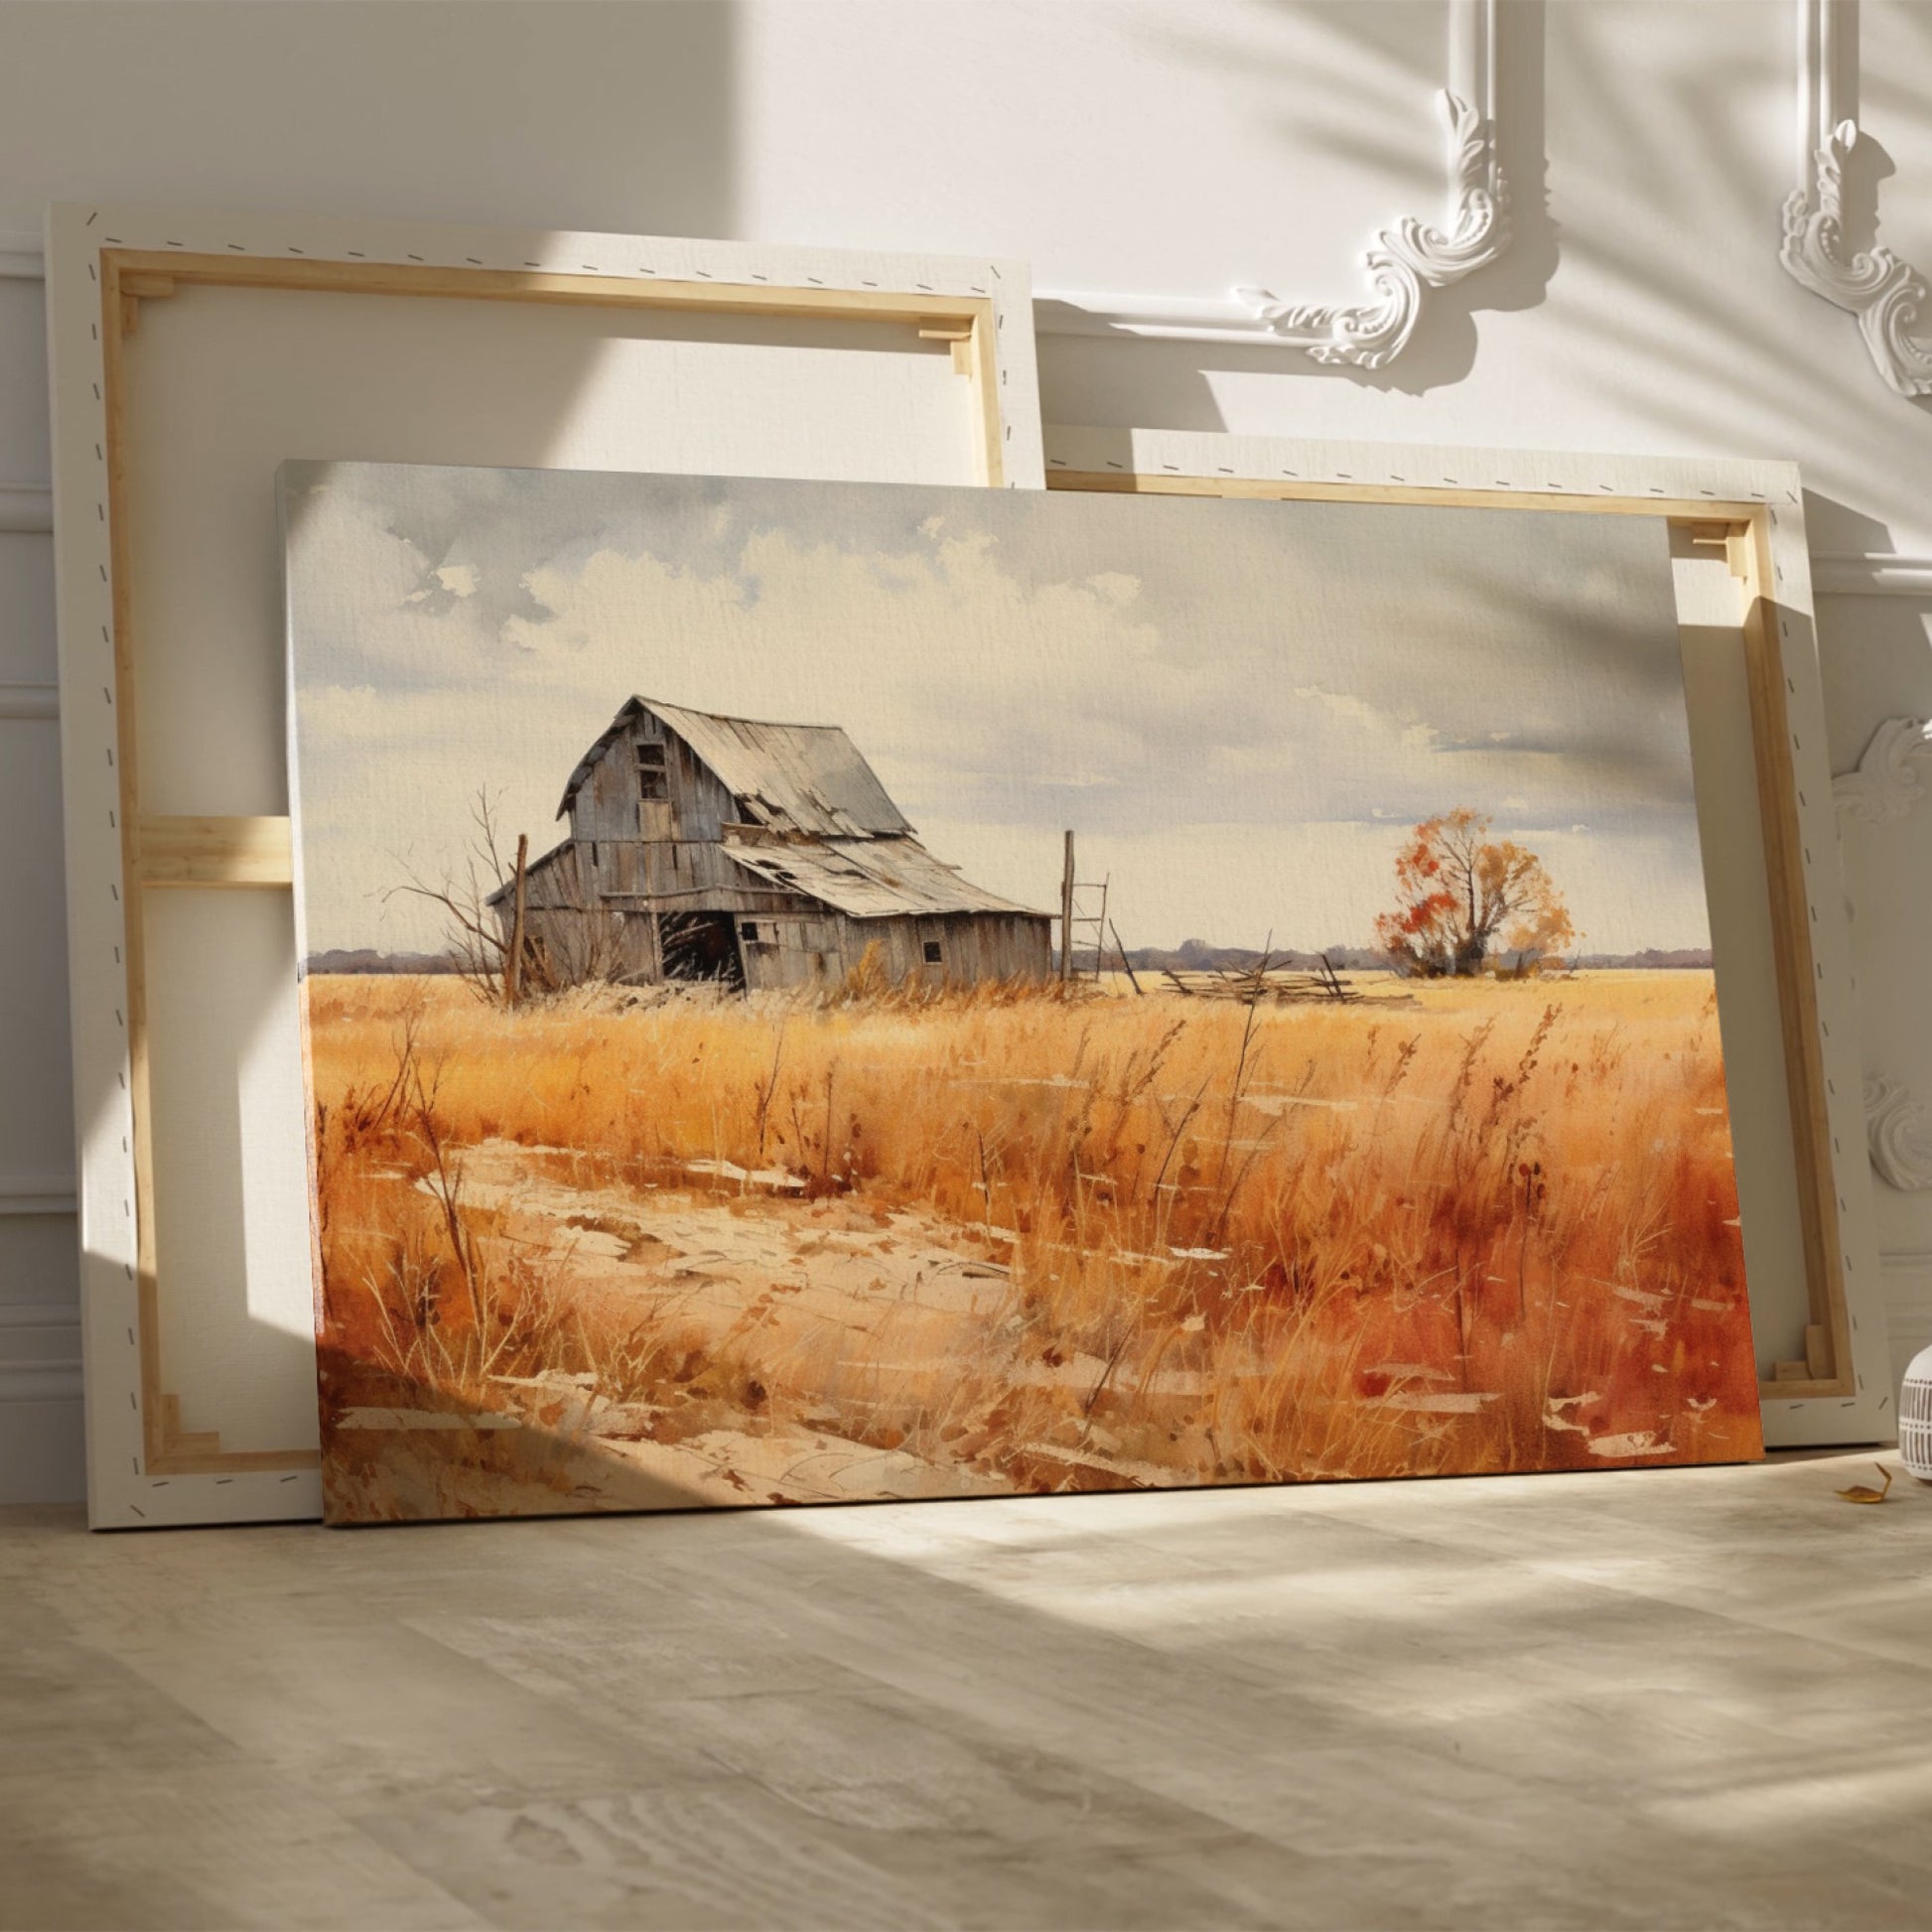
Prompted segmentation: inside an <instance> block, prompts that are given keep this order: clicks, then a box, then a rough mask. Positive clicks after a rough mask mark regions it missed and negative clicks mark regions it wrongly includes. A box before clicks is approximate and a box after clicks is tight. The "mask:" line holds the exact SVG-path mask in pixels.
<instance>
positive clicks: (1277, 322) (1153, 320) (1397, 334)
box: [1034, 0, 1510, 369]
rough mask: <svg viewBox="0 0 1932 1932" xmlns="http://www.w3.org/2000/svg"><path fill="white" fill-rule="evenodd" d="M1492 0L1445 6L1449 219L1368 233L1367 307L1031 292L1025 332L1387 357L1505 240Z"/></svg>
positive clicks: (1440, 102)
mask: <svg viewBox="0 0 1932 1932" xmlns="http://www.w3.org/2000/svg"><path fill="white" fill-rule="evenodd" d="M1497 4H1498V0H1450V6H1449V86H1448V87H1446V88H1444V89H1443V91H1442V92H1441V93H1439V94H1438V95H1437V96H1436V105H1437V111H1438V113H1439V114H1440V115H1441V117H1442V120H1443V125H1444V128H1445V131H1446V132H1447V134H1448V137H1449V207H1448V212H1447V213H1446V215H1445V216H1444V220H1443V225H1442V226H1441V227H1436V226H1434V225H1432V224H1430V223H1428V222H1426V221H1423V220H1420V219H1418V218H1417V217H1416V216H1414V215H1407V216H1405V217H1404V218H1403V219H1401V220H1400V221H1397V222H1395V223H1394V224H1393V225H1392V226H1390V227H1388V228H1385V229H1384V230H1383V231H1382V232H1381V233H1380V234H1378V235H1377V236H1376V237H1375V238H1374V240H1373V241H1372V242H1371V243H1370V244H1369V246H1368V248H1367V250H1366V251H1365V252H1364V254H1363V256H1362V265H1363V266H1364V267H1365V268H1366V269H1367V271H1368V279H1369V281H1370V283H1371V285H1372V286H1373V288H1374V290H1375V295H1374V298H1373V299H1372V300H1370V301H1367V302H1357V303H1324V302H1284V301H1280V300H1278V299H1277V298H1276V297H1275V296H1274V295H1273V294H1272V293H1271V292H1270V291H1268V290H1267V289H1262V288H1248V287H1237V288H1235V289H1232V290H1231V291H1230V292H1229V293H1228V294H1227V295H1226V296H1225V297H1220V298H1216V297H1212V296H1207V297H1191V296H1144V295H1091V294H1082V293H1061V292H1048V291H1041V292H1040V294H1039V295H1038V297H1037V299H1036V301H1035V311H1034V313H1035V326H1036V327H1037V328H1038V329H1039V330H1040V332H1041V333H1042V334H1047V335H1080V336H1086V335H1098V336H1135V337H1148V338H1159V339H1164V340H1167V341H1179V342H1206V343H1249V344H1255V345H1263V346H1272V347H1277V348H1298V349H1300V350H1301V351H1302V352H1303V353H1304V354H1305V355H1307V356H1309V357H1310V358H1311V360H1313V361H1316V362H1321V363H1326V364H1330V365H1342V366H1347V367H1353V368H1362V369H1379V368H1382V367H1384V366H1385V365H1386V364H1387V363H1389V362H1391V361H1393V360H1394V359H1395V358H1396V357H1397V356H1398V355H1400V354H1401V353H1402V351H1403V350H1404V349H1405V348H1406V347H1407V346H1408V345H1409V343H1410V341H1411V339H1412V338H1413V337H1414V335H1415V333H1416V327H1417V324H1418V323H1419V322H1420V321H1421V319H1422V316H1423V314H1424V311H1425V309H1426V308H1427V306H1428V301H1429V296H1430V293H1431V291H1432V290H1435V289H1442V288H1448V287H1449V285H1450V284H1451V283H1453V282H1459V281H1461V280H1462V279H1463V277H1464V276H1466V275H1471V274H1473V273H1474V272H1475V271H1476V270H1477V269H1478V268H1483V267H1486V266H1487V265H1488V264H1489V263H1491V262H1493V261H1495V260H1496V259H1497V257H1498V256H1500V255H1501V254H1502V252H1503V250H1504V249H1505V248H1507V247H1508V245H1509V238H1510V225H1509V188H1508V184H1507V183H1506V182H1505V180H1504V179H1503V171H1502V166H1501V163H1500V161H1499V159H1498V157H1497V151H1496V124H1495V104H1496V40H1495V29H1496V9H1497Z"/></svg>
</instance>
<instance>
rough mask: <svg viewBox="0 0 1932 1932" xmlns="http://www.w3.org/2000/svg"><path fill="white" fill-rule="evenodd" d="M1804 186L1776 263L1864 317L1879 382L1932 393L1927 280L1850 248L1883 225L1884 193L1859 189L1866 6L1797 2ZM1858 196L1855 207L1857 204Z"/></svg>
mask: <svg viewBox="0 0 1932 1932" xmlns="http://www.w3.org/2000/svg"><path fill="white" fill-rule="evenodd" d="M1797 10H1798V186H1797V187H1796V189H1794V190H1793V191H1792V194H1791V196H1790V198H1789V199H1788V200H1787V201H1786V202H1785V205H1784V245H1783V247H1782V248H1781V249H1780V250H1779V259H1780V260H1781V261H1782V262H1783V263H1784V265H1785V267H1786V269H1787V270H1789V271H1790V273H1791V275H1792V277H1793V278H1794V279H1795V280H1796V281H1798V282H1799V283H1801V284H1802V285H1803V286H1804V287H1805V288H1808V289H1809V290H1810V291H1811V292H1812V294H1814V295H1822V296H1823V297H1824V298H1825V300H1826V301H1827V302H1830V303H1834V304H1836V305H1837V307H1839V308H1841V309H1844V310H1847V311H1849V312H1850V313H1851V314H1852V315H1854V316H1856V317H1857V318H1858V324H1859V333H1860V334H1861V335H1862V336H1863V338H1864V345H1865V347H1866V349H1867V350H1869V352H1870V355H1871V361H1872V366H1873V367H1874V368H1876V370H1877V371H1878V374H1879V375H1880V377H1882V378H1883V380H1884V381H1885V383H1886V384H1887V385H1888V386H1889V387H1890V388H1892V389H1894V390H1896V391H1897V392H1898V394H1900V395H1901V396H1924V395H1932V336H1928V335H1926V334H1925V328H1926V325H1927V322H1928V318H1929V316H1932V298H1929V297H1928V292H1927V286H1926V280H1925V276H1924V275H1923V274H1922V273H1921V272H1920V271H1919V270H1918V269H1916V268H1914V267H1913V266H1912V264H1911V263H1910V262H1908V261H1904V260H1901V259H1900V258H1899V256H1897V255H1896V254H1894V253H1893V252H1892V250H1891V249H1889V248H1881V247H1879V246H1877V245H1876V243H1874V244H1873V245H1872V246H1871V247H1869V248H1860V247H1857V246H1855V245H1854V244H1853V242H1852V241H1851V240H1850V238H1849V234H1848V231H1849V233H1850V234H1856V233H1857V232H1858V231H1859V230H1860V229H1862V228H1864V229H1869V228H1873V227H1875V226H1876V225H1877V219H1878V207H1877V196H1878V191H1877V188H1876V186H1875V184H1873V185H1870V186H1869V187H1864V186H1863V185H1855V183H1854V181H1853V179H1852V175H1853V172H1854V171H1853V170H1852V167H1851V163H1852V158H1853V154H1854V151H1855V150H1856V149H1857V147H1858V143H1859V0H1797ZM1855 195H1857V196H1859V198H1860V199H1859V201H1858V202H1857V203H1855V202H1854V201H1853V197H1854V196H1855Z"/></svg>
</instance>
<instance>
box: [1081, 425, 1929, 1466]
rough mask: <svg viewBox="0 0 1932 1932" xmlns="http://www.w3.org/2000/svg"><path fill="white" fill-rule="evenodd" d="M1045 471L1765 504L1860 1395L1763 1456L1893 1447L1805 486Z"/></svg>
mask: <svg viewBox="0 0 1932 1932" xmlns="http://www.w3.org/2000/svg"><path fill="white" fill-rule="evenodd" d="M1045 439H1046V467H1047V470H1048V472H1049V473H1050V472H1053V471H1056V470H1067V471H1078V472H1082V473H1105V472H1108V471H1119V472H1123V473H1133V474H1137V475H1155V476H1161V475H1166V476H1182V477H1202V478H1207V479H1210V480H1212V479H1216V478H1223V477H1236V478H1244V479H1254V480H1258V481H1274V480H1277V479H1283V478H1289V479H1295V480H1297V481H1301V482H1308V483H1359V484H1385V483H1396V484H1406V485H1408V486H1411V487H1417V488H1438V489H1449V488H1454V489H1480V490H1484V491H1497V492H1505V491H1506V492H1514V493H1519V494H1532V493H1534V494H1561V495H1574V496H1579V497H1589V496H1657V497H1660V498H1689V499H1693V500H1695V499H1696V498H1698V497H1700V496H1708V497H1711V498H1712V499H1713V500H1715V501H1723V502H1761V503H1763V504H1765V505H1766V507H1767V510H1768V518H1769V524H1770V549H1771V567H1772V577H1773V588H1774V590H1775V592H1776V594H1777V599H1778V603H1779V606H1780V608H1781V609H1782V610H1783V611H1784V612H1785V614H1786V627H1785V631H1784V634H1783V636H1782V637H1781V638H1780V639H1779V648H1780V651H1781V654H1782V656H1783V660H1784V670H1785V678H1786V683H1787V699H1786V702H1787V707H1788V709H1789V712H1790V723H1791V759H1792V766H1793V770H1794V773H1795V776H1796V780H1797V792H1798V822H1799V830H1800V834H1801V838H1802V842H1803V847H1804V866H1805V897H1806V899H1807V901H1808V904H1809V907H1810V912H1811V919H1812V927H1811V937H1812V953H1813V958H1814V961H1815V965H1816V969H1817V978H1818V1006H1819V1020H1820V1034H1821V1038H1820V1046H1821V1049H1822V1052H1823V1057H1824V1067H1825V1078H1826V1102H1827V1110H1828V1114H1827V1117H1828V1123H1829V1126H1830V1129H1831V1140H1832V1150H1833V1152H1832V1177H1833V1182H1834V1187H1835V1191H1836V1193H1837V1195H1838V1205H1839V1229H1840V1237H1841V1240H1842V1242H1843V1250H1844V1252H1843V1259H1844V1266H1845V1302H1846V1314H1847V1317H1848V1320H1849V1322H1850V1326H1851V1330H1852V1370H1853V1383H1854V1389H1855V1393H1854V1394H1852V1395H1850V1396H1810V1397H1803V1398H1770V1399H1766V1400H1765V1401H1764V1402H1763V1403H1762V1405H1761V1406H1762V1415H1763V1421H1764V1441H1765V1446H1766V1447H1767V1448H1770V1449H1791V1448H1800V1447H1817V1446H1823V1445H1827V1444H1841V1443H1872V1442H1881V1441H1882V1442H1888V1441H1890V1440H1891V1438H1892V1436H1893V1434H1894V1433H1895V1428H1896V1423H1895V1411H1894V1405H1893V1401H1892V1385H1891V1361H1890V1355H1889V1351H1888V1348H1887V1343H1886V1317H1885V1304H1884V1290H1883V1282H1882V1277H1881V1275H1880V1270H1879V1258H1878V1238H1877V1226H1876V1219H1875V1208H1874V1203H1873V1199H1872V1189H1871V1173H1870V1168H1869V1165H1868V1163H1867V1161H1866V1159H1865V1125H1864V1110H1863V1102H1862V1100H1861V1097H1860V1096H1861V1090H1862V1085H1863V1070H1862V1068H1861V1065H1860V1055H1859V1016H1858V1008H1857V1004H1856V996H1855V990H1854V985H1853V978H1852V940H1851V929H1850V925H1849V922H1848V920H1847V916H1846V897H1845V886H1844V868H1843V865H1842V862H1841V859H1840V853H1839V828H1838V817H1837V813H1836V810H1835V808H1834V806H1833V801H1832V772H1831V766H1830V763H1829V761H1828V758H1827V752H1826V731H1825V692H1824V683H1823V678H1822V676H1821V672H1820V665H1819V657H1818V632H1817V626H1816V623H1815V621H1814V612H1813V608H1812V588H1811V558H1810V553H1809V551H1808V549H1807V547H1806V541H1805V511H1804V492H1803V488H1802V485H1801V483H1800V482H1799V475H1798V469H1797V466H1796V465H1795V464H1790V463H1769V462H1760V461H1757V460H1754V459H1748V458H1730V457H1724V458H1713V457H1653V456H1601V455H1591V454H1588V453H1577V452H1565V453H1555V452H1539V451H1522V450H1482V449H1471V448H1467V447H1463V448H1459V449H1457V448H1448V447H1444V446H1441V445H1431V444H1395V443H1331V442H1311V441H1303V440H1300V439H1286V438H1279V437H1257V436H1234V435H1227V434H1223V433H1220V432H1216V431H1195V430H1145V429H1134V430H1124V429H1079V428H1066V427H1059V426H1056V425H1053V424H1048V425H1047V427H1046V431H1045Z"/></svg>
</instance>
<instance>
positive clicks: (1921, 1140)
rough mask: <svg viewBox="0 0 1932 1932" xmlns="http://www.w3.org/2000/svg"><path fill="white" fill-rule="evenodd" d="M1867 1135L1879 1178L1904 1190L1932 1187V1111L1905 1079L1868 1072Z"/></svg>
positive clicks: (1866, 1086)
mask: <svg viewBox="0 0 1932 1932" xmlns="http://www.w3.org/2000/svg"><path fill="white" fill-rule="evenodd" d="M1864 1136H1865V1141H1866V1144H1867V1145H1868V1146H1869V1147H1870V1149H1871V1165H1872V1166H1873V1167H1874V1168H1875V1169H1877V1171H1878V1177H1879V1179H1880V1180H1883V1181H1886V1182H1888V1183H1889V1184H1890V1185H1891V1186H1893V1187H1896V1188H1898V1189H1899V1191H1900V1192H1901V1193H1908V1194H1914V1193H1922V1192H1924V1191H1925V1190H1926V1189H1928V1188H1932V1114H1928V1113H1927V1112H1926V1110H1925V1108H1924V1107H1923V1106H1921V1105H1920V1104H1919V1102H1918V1101H1916V1100H1914V1099H1913V1098H1912V1095H1911V1093H1910V1091H1909V1090H1908V1089H1907V1087H1906V1086H1905V1084H1904V1082H1903V1081H1900V1080H1888V1079H1886V1078H1885V1076H1884V1075H1883V1074H1882V1073H1867V1074H1866V1075H1865V1079H1864Z"/></svg>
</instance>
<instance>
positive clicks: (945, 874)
mask: <svg viewBox="0 0 1932 1932" xmlns="http://www.w3.org/2000/svg"><path fill="white" fill-rule="evenodd" d="M557 816H558V817H559V818H563V817H566V816H567V817H568V818H569V820H570V833H569V836H568V837H567V838H565V839H564V840H563V842H562V843H561V844H559V845H557V846H555V847H553V848H552V849H551V850H550V851H549V852H546V853H545V854H544V855H543V856H542V858H540V859H537V860H534V861H532V862H531V863H530V864H529V865H528V867H527V868H526V869H525V873H524V921H525V927H524V929H525V931H526V933H527V935H528V937H529V941H530V944H531V945H532V946H533V947H534V948H536V949H538V950H539V951H540V952H541V953H542V954H543V955H544V956H546V957H547V958H549V959H550V960H551V961H552V962H554V963H555V964H556V965H557V966H558V967H559V968H561V970H562V971H563V973H564V974H565V975H566V976H567V977H570V978H589V977H598V978H606V979H612V980H618V981H621V982H623V983H626V984H630V985H651V984H655V983H657V982H660V981H664V980H709V981H713V982H717V983H720V984H723V985H728V986H734V987H742V988H744V989H746V990H748V991H752V992H758V991H763V990H766V989H774V988H783V987H799V986H810V985H815V984H824V983H828V982H837V981H838V980H841V979H842V978H843V977H844V976H845V975H846V974H848V973H850V972H852V971H853V970H854V969H855V968H857V967H858V966H859V965H860V963H861V961H862V960H864V959H865V958H866V957H867V955H868V953H869V952H870V953H871V954H872V957H873V959H874V960H875V961H876V963H877V965H878V967H879V968H880V969H882V970H883V972H884V974H885V976H886V978H887V979H888V980H889V981H890V982H892V983H894V984H899V983H902V982H904V981H906V980H913V981H918V982H923V983H925V984H929V985H954V986H959V985H973V984H976V983H978V982H979V981H982V980H994V979H1044V978H1046V977H1047V974H1048V971H1049V968H1050V964H1051V944H1052V940H1051V915H1050V914H1048V913H1045V912H1035V911H1034V910H1032V909H1030V908H1029V907H1027V906H1024V905H1016V904H1014V903H1013V902H1012V901H1011V900H1009V899H1004V898H1000V897H996V896H995V895H994V894H992V893H989V892H985V891H983V890H982V889H981V888H979V887H978V886H975V885H973V884H971V883H970V882H969V881H968V880H966V879H963V878H961V877H960V875H959V873H958V871H957V870H956V869H955V868H954V867H952V866H949V865H946V864H945V863H944V862H943V861H941V860H939V859H936V858H934V857H933V855H932V854H931V853H930V852H928V851H927V850H926V849H925V847H924V846H922V845H921V844H920V843H919V841H918V839H917V838H916V837H915V836H914V831H913V827H912V826H911V825H909V824H908V823H907V822H906V820H905V817H904V815H903V814H902V813H901V812H900V811H899V809H898V807H897V805H895V804H894V803H893V801H892V799H891V798H890V797H889V796H888V795H887V792H886V788H885V786H884V785H882V784H881V783H880V782H879V779H878V777H877V776H876V775H875V774H874V772H873V769H872V766H871V765H869V764H868V763H867V762H866V760H865V759H864V758H863V757H862V756H861V755H860V752H859V749H858V747H857V746H856V745H854V744H853V742H852V740H851V739H850V738H848V737H847V736H846V735H845V733H844V732H843V731H842V730H841V729H840V728H839V727H838V726H836V725H777V724H767V723H764V722H762V721H760V720H758V719H752V718H728V717H722V716H719V715H718V714H716V713H714V712H705V711H687V710H685V709H684V708H683V707H682V706H679V705H669V704H660V703H658V702H656V701H655V700H653V699H649V698H631V699H630V700H629V701H628V702H627V703H625V705H624V706H623V708H622V709H621V711H620V712H619V713H618V715H617V716H616V717H615V718H614V719H613V720H612V721H611V724H610V726H609V728H608V729H607V730H606V731H605V732H604V733H603V735H602V736H601V737H600V738H599V739H598V740H597V742H596V744H594V745H593V746H592V747H591V748H590V750H589V751H587V752H586V753H585V754H584V756H583V757H582V758H581V759H578V761H577V764H576V767H575V768H574V769H573V770H572V772H571V774H570V778H569V781H568V782H567V783H566V784H565V786H564V795H563V802H562V803H561V804H560V805H559V806H558V808H557ZM488 902H489V904H490V906H491V908H492V909H493V910H494V912H495V915H496V917H497V919H498V921H499V923H500V925H501V927H502V930H503V932H504V935H505V938H506V939H507V938H508V936H509V933H510V930H511V926H512V920H513V917H514V910H515V882H514V881H513V880H509V881H505V882H504V884H503V885H502V886H500V887H499V888H498V889H497V890H496V891H495V892H494V893H493V894H491V895H490V897H489V901H488Z"/></svg>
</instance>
